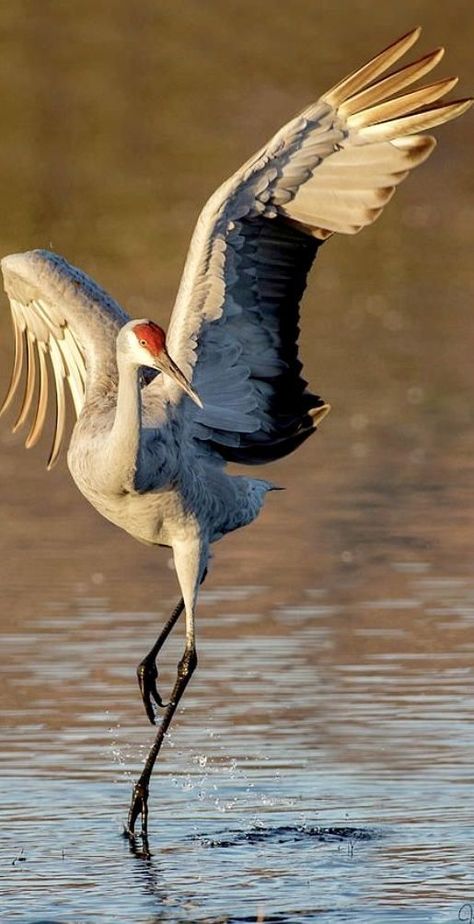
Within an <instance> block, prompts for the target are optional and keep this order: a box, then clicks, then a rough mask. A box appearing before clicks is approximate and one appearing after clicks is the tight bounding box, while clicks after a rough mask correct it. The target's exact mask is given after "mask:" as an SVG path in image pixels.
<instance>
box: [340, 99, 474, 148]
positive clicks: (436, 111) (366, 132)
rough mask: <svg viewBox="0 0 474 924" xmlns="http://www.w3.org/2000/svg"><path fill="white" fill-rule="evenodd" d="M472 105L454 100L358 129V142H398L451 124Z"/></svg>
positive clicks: (469, 102)
mask: <svg viewBox="0 0 474 924" xmlns="http://www.w3.org/2000/svg"><path fill="white" fill-rule="evenodd" d="M472 103H473V100H472V99H459V100H453V102H452V103H440V104H439V105H435V106H432V107H431V108H430V109H427V110H424V111H423V110H422V111H421V112H413V113H410V114H409V115H405V116H401V117H400V118H398V119H390V120H389V121H387V122H377V123H376V124H375V125H367V126H366V127H364V128H361V129H358V131H357V140H358V141H359V139H360V141H361V142H364V141H392V140H394V139H397V140H398V138H399V137H400V136H401V135H409V134H413V133H414V132H421V131H425V130H426V129H428V128H435V127H436V126H437V125H443V124H444V122H450V121H451V119H456V118H457V117H458V116H460V115H462V114H463V112H466V111H467V110H468V109H470V108H471V106H472Z"/></svg>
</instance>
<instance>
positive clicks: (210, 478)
mask: <svg viewBox="0 0 474 924" xmlns="http://www.w3.org/2000/svg"><path fill="white" fill-rule="evenodd" d="M114 413H115V409H114V406H113V403H112V402H111V406H110V408H109V410H105V411H102V413H101V414H100V415H98V414H97V411H96V409H95V408H91V409H89V408H88V406H87V405H86V406H85V407H84V409H83V411H82V412H81V415H80V417H79V420H78V422H77V424H76V426H75V429H74V432H73V435H72V438H71V443H70V448H69V452H68V465H69V470H70V472H71V475H72V477H73V479H74V481H75V483H76V485H77V487H78V488H79V490H80V491H81V493H82V494H83V495H84V496H85V497H86V498H87V500H88V501H89V502H90V503H91V504H92V505H93V507H95V508H96V510H98V512H99V513H101V514H102V516H104V517H105V518H106V519H107V520H110V521H111V522H112V523H114V524H115V525H116V526H119V527H121V528H122V529H124V530H125V531H126V532H128V533H130V534H131V535H132V536H134V538H135V539H139V540H140V541H141V542H145V543H147V544H153V545H164V546H171V547H172V546H173V545H174V543H175V541H177V540H180V539H181V540H185V539H186V538H187V536H188V535H190V534H194V535H196V534H198V535H199V536H200V537H201V538H202V540H203V541H204V543H205V544H208V543H212V542H215V541H216V540H217V539H220V538H221V537H222V536H224V535H225V534H226V533H228V532H231V531H232V530H235V529H238V528H239V527H241V526H246V525H247V524H248V523H251V522H252V520H254V519H255V517H256V516H257V515H258V513H259V511H260V509H261V506H262V504H263V501H264V498H265V495H266V493H267V491H268V490H271V489H272V485H271V483H270V482H268V481H264V480H261V479H256V478H247V477H243V476H231V475H228V474H227V473H226V472H225V470H224V469H223V468H222V467H220V466H219V467H218V466H215V465H212V464H209V463H208V462H206V460H205V459H204V458H202V457H200V456H199V455H198V453H197V452H196V451H193V447H189V446H184V447H180V446H179V443H178V442H177V441H176V440H175V439H174V438H173V433H172V428H171V427H169V428H165V430H164V432H153V431H152V430H150V429H148V430H146V429H145V430H144V431H143V434H142V441H141V446H140V451H139V453H138V456H137V459H136V464H135V465H133V466H132V467H131V468H130V470H129V472H128V473H127V477H126V478H125V479H124V480H123V481H122V483H121V484H117V483H116V481H115V479H114V476H113V473H114V468H115V465H114V459H113V458H111V457H110V455H109V447H108V436H109V434H110V431H111V429H112V425H113V421H114ZM91 432H93V433H94V436H93V437H92V439H91ZM109 475H110V477H109Z"/></svg>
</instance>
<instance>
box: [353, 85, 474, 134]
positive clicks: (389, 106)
mask: <svg viewBox="0 0 474 924" xmlns="http://www.w3.org/2000/svg"><path fill="white" fill-rule="evenodd" d="M457 82H458V78H457V77H447V78H446V79H445V80H437V81H436V83H432V84H430V85H429V86H426V87H420V88H419V89H418V90H412V92H411V93H405V95H404V96H397V97H395V99H391V100H386V101H385V102H383V103H379V104H378V105H377V106H370V107H369V108H368V109H361V110H359V111H358V112H356V113H354V115H351V116H349V118H348V119H347V124H348V125H349V127H350V128H356V129H357V128H364V127H365V126H366V125H374V124H375V123H377V122H383V121H386V120H387V119H392V118H398V117H399V116H403V115H407V114H408V113H410V112H416V110H417V109H421V107H422V106H427V105H428V104H429V103H434V102H436V101H437V100H439V99H441V97H442V96H444V94H445V93H449V92H450V90H452V89H453V87H455V86H456V84H457Z"/></svg>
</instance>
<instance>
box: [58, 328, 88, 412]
mask: <svg viewBox="0 0 474 924" xmlns="http://www.w3.org/2000/svg"><path fill="white" fill-rule="evenodd" d="M58 345H59V348H60V350H61V353H62V357H63V362H64V365H65V368H66V378H67V383H68V385H69V390H70V392H71V396H72V400H73V402H74V408H75V411H76V415H77V416H78V417H79V414H80V413H81V410H82V405H83V404H84V386H83V382H82V379H81V374H80V370H79V368H78V366H77V356H76V351H77V353H78V352H79V351H78V350H77V347H76V343H75V340H74V337H73V335H72V334H71V332H70V330H69V328H68V327H65V328H64V339H63V340H60V341H59V342H58ZM75 347H76V351H75V349H74V348H75Z"/></svg>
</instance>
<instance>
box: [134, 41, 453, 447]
mask: <svg viewBox="0 0 474 924" xmlns="http://www.w3.org/2000/svg"><path fill="white" fill-rule="evenodd" d="M419 34H420V30H419V29H416V30H414V31H412V32H410V33H408V34H407V35H406V36H404V37H403V38H401V39H399V40H398V41H397V42H395V43H394V44H393V45H391V46H390V47H389V48H387V49H386V50H385V51H383V52H381V54H379V55H377V57H375V58H373V59H372V60H371V61H369V63H368V64H366V65H365V66H364V67H362V68H361V69H360V70H358V71H356V72H355V73H354V74H351V75H350V76H349V77H346V78H345V79H344V80H342V81H341V82H340V83H339V84H337V86H335V87H333V89H332V90H330V91H329V92H328V93H326V94H324V96H322V97H321V99H320V100H318V102H316V103H315V104H314V105H312V106H309V107H308V108H307V109H305V110H304V111H303V112H302V113H301V115H300V116H298V117H297V118H296V119H294V120H293V121H291V122H289V123H288V124H287V125H285V126H284V128H282V129H281V130H280V131H279V132H278V133H277V134H276V135H275V136H274V138H272V140H271V141H270V142H269V144H268V145H267V146H266V147H264V148H263V149H262V150H261V151H259V153H258V154H256V155H255V156H254V157H253V158H252V159H251V160H250V161H248V163H247V164H245V165H244V166H243V167H242V168H241V170H239V171H238V173H236V174H235V175H234V176H233V177H232V178H231V179H230V180H229V181H228V182H226V183H225V184H224V185H223V186H222V187H221V188H220V189H219V190H218V191H217V192H216V193H215V194H214V195H213V196H212V197H211V199H210V200H209V201H208V203H207V205H206V206H205V208H204V210H203V212H202V214H201V216H200V218H199V220H198V222H197V225H196V229H195V232H194V235H193V238H192V241H191V245H190V249H189V254H188V258H187V262H186V266H185V270H184V274H183V277H182V281H181V285H180V289H179V292H178V297H177V301H176V304H175V307H174V310H173V314H172V317H171V323H170V328H169V332H168V349H169V352H170V354H171V355H172V356H173V359H174V360H175V361H176V362H177V363H178V365H179V366H180V367H181V368H182V369H183V371H184V372H185V374H186V375H187V376H188V377H189V378H191V377H192V378H193V385H194V387H195V388H196V390H197V391H198V393H199V395H200V397H201V399H202V401H203V403H204V408H203V409H202V410H199V409H197V408H196V407H195V406H193V405H192V404H191V402H189V401H186V402H182V403H180V409H182V411H183V417H182V421H183V423H185V424H186V425H188V426H189V427H190V428H191V430H190V432H191V434H192V435H193V436H194V437H195V438H197V439H198V440H200V441H202V442H201V446H202V449H203V451H206V447H209V448H210V449H212V450H213V451H214V452H215V451H217V452H218V454H219V455H220V457H221V458H224V459H227V460H235V461H240V462H248V463H257V462H263V461H269V460H270V459H275V458H279V457H280V456H283V455H285V454H286V453H287V452H290V451H291V450H292V449H293V448H294V447H295V446H296V445H298V443H299V442H301V441H302V440H303V439H305V438H306V436H308V435H309V434H310V433H311V432H313V430H314V429H315V424H316V422H317V419H318V416H320V414H321V410H320V409H321V406H322V404H323V402H322V401H321V399H319V398H317V397H316V396H314V395H312V394H311V393H309V392H308V391H307V389H306V382H305V381H304V379H303V378H302V376H301V364H300V362H299V360H298V347H297V340H298V333H299V330H298V313H299V302H300V299H301V296H302V293H303V291H304V288H305V284H306V276H307V273H308V270H309V268H310V266H311V264H312V262H313V260H314V257H315V255H316V251H317V249H318V247H319V246H320V244H321V243H322V242H323V241H324V240H325V239H326V238H327V237H329V236H330V235H331V234H333V233H334V232H341V233H343V234H353V233H355V232H357V231H359V230H360V229H361V228H363V227H364V226H365V225H368V224H371V223H372V222H373V221H375V219H376V218H377V217H378V216H379V215H380V213H381V211H382V209H383V207H384V205H385V204H386V203H387V202H388V201H389V199H390V198H391V197H392V195H393V193H394V191H395V188H396V186H397V185H398V184H399V183H400V182H401V181H402V180H403V179H404V178H405V177H406V176H407V175H408V173H409V171H410V170H411V169H412V168H413V167H416V166H417V165H418V164H421V163H422V162H423V161H424V160H425V159H426V158H427V157H428V156H429V154H430V153H431V151H432V150H433V147H434V145H435V140H434V139H433V138H430V137H426V136H423V135H419V134H417V133H418V132H420V131H423V130H425V129H430V128H433V127H434V126H436V125H439V124H441V123H443V122H447V121H448V120H450V119H453V118H455V117H456V116H458V115H460V114H461V113H462V112H464V111H465V110H466V109H467V108H468V107H469V105H470V104H471V101H459V102H451V103H440V102H438V101H439V100H440V98H441V97H442V96H444V94H445V93H447V92H448V91H449V90H451V88H452V87H453V86H454V85H455V83H456V79H446V80H440V81H438V82H436V83H432V84H430V85H428V86H424V87H421V88H419V89H416V90H414V91H412V92H409V93H404V94H402V95H398V96H396V94H397V93H398V94H400V93H401V92H402V91H404V90H405V89H406V88H407V87H408V86H409V85H411V84H413V83H414V82H415V81H417V80H418V79H420V78H421V77H422V76H423V75H425V74H426V73H428V72H429V71H430V70H431V69H432V68H433V67H434V66H435V65H436V64H437V63H438V62H439V61H440V59H441V57H442V55H443V49H437V50H436V51H433V52H431V53H430V54H427V55H425V56H424V57H422V58H420V59H419V60H418V61H415V62H414V63H412V64H409V65H407V66H405V67H403V68H401V69H400V70H397V71H396V72H394V73H391V74H389V76H385V75H386V72H387V71H388V70H389V69H390V68H391V67H392V66H393V65H394V64H395V62H396V61H397V60H398V59H399V58H400V57H401V56H402V55H403V54H404V53H405V52H406V51H407V50H408V49H409V48H410V47H411V46H412V45H413V44H414V42H415V41H416V40H417V39H418V37H419ZM145 396H146V398H145V400H146V402H147V405H148V410H149V412H150V413H152V412H153V406H154V405H155V407H156V402H158V401H162V400H164V399H165V398H167V399H168V400H170V401H171V402H172V403H175V404H178V402H181V395H180V393H179V390H178V389H177V388H176V386H174V385H173V384H172V383H170V382H168V381H166V380H165V379H163V378H162V377H160V379H157V380H156V381H155V382H153V383H151V384H150V385H149V386H148V388H147V389H146V390H145Z"/></svg>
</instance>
